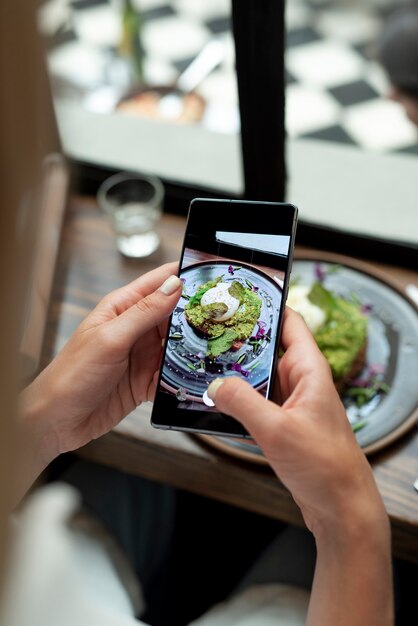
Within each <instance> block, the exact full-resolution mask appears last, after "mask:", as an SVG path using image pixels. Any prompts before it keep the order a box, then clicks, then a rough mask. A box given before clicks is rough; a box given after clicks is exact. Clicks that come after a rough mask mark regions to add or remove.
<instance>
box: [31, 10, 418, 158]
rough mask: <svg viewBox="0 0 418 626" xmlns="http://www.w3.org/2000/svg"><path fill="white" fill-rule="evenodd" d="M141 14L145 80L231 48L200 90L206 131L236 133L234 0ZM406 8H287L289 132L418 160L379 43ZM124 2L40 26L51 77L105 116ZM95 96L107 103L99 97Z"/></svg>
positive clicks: (50, 13)
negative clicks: (377, 53) (392, 96)
mask: <svg viewBox="0 0 418 626" xmlns="http://www.w3.org/2000/svg"><path fill="white" fill-rule="evenodd" d="M132 1H133V4H134V5H135V7H136V8H137V9H138V10H139V11H140V13H141V16H142V23H143V27H142V38H143V45H144V48H145V51H146V58H145V63H144V69H145V77H146V80H147V81H148V82H150V83H152V84H164V83H167V82H171V81H172V80H174V79H175V78H176V77H177V75H178V74H179V72H181V71H183V70H184V69H185V68H186V67H187V65H188V64H189V63H190V62H191V61H192V59H193V58H194V57H195V56H196V54H197V53H198V52H199V51H200V50H201V49H202V47H203V46H204V45H205V43H207V42H208V41H209V40H210V39H211V38H212V37H214V36H216V37H218V38H220V39H221V40H222V41H223V42H224V44H225V56H224V60H223V61H222V63H221V64H220V65H219V66H218V67H217V68H216V69H215V70H214V71H213V72H212V73H211V74H210V75H209V76H208V77H207V78H206V79H205V80H204V81H203V82H202V83H201V85H200V86H199V91H200V92H201V93H202V95H203V96H204V97H205V98H206V99H207V100H208V102H209V107H208V113H207V115H206V117H205V120H204V123H205V124H206V126H207V127H209V128H211V129H212V130H215V131H220V132H236V131H237V130H238V127H239V117H238V114H237V90H236V78H235V71H234V45H233V39H232V34H231V28H230V0H171V1H170V0H132ZM402 2H403V0H288V2H287V10H286V21H287V52H286V66H287V73H288V86H287V120H286V121H287V130H288V134H289V136H290V137H312V138H317V139H323V140H328V141H338V142H343V143H346V144H351V145H357V146H359V147H362V148H364V149H366V150H372V151H379V152H386V151H390V152H394V151H395V152H410V153H415V154H418V131H417V129H416V128H415V127H414V126H413V124H412V123H410V122H409V121H408V119H407V118H406V116H405V114H404V112H403V110H402V108H401V107H400V106H399V105H398V104H397V103H394V102H391V101H389V100H388V99H387V98H386V97H385V94H386V93H387V90H388V85H387V81H386V78H385V75H384V72H383V71H382V69H381V68H380V66H379V64H378V63H377V62H376V60H374V58H373V44H374V42H375V41H376V37H377V35H378V33H379V30H380V28H381V25H382V22H383V20H384V19H385V16H386V15H388V14H389V13H390V11H392V10H393V9H394V8H396V6H398V5H400V4H402ZM119 6H120V3H119V0H48V1H47V2H45V3H44V5H43V7H42V10H41V12H40V16H39V19H40V26H41V30H42V32H43V33H44V34H45V35H46V37H47V39H48V41H49V56H48V58H49V65H50V70H51V72H52V74H54V75H57V76H59V77H61V78H64V79H66V80H68V81H70V82H71V83H73V84H74V85H76V86H77V87H79V88H80V90H83V91H84V92H85V93H86V92H87V93H88V94H89V95H88V97H87V99H85V106H88V107H90V108H93V109H94V108H95V110H100V108H101V110H105V109H106V89H104V88H103V85H104V84H106V83H109V82H111V80H112V74H111V72H110V71H109V59H110V58H111V52H112V50H114V49H115V48H116V46H117V44H118V40H119V37H120V28H121V26H120V19H119V12H118V7H119ZM98 94H99V95H100V97H98Z"/></svg>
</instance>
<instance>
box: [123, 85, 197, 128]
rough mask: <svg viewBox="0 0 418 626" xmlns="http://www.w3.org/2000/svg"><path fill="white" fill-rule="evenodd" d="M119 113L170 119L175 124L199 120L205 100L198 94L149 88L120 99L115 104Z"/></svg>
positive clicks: (164, 119) (161, 119) (162, 119)
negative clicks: (171, 92)
mask: <svg viewBox="0 0 418 626" xmlns="http://www.w3.org/2000/svg"><path fill="white" fill-rule="evenodd" d="M116 110H117V111H118V112H119V113H123V114H125V115H130V116H133V117H145V118H148V119H153V120H160V121H170V122H174V123H176V124H183V123H196V122H199V121H200V120H201V119H202V117H203V113H204V110H205V101H204V99H203V98H202V96H200V95H199V94H197V93H195V92H193V91H192V92H189V93H185V94H181V93H177V92H173V94H170V90H169V89H168V88H167V89H159V88H155V89H153V88H149V89H144V90H142V91H140V92H139V93H137V94H133V95H131V96H129V97H126V98H124V99H122V100H121V101H120V102H119V103H118V104H117V106H116Z"/></svg>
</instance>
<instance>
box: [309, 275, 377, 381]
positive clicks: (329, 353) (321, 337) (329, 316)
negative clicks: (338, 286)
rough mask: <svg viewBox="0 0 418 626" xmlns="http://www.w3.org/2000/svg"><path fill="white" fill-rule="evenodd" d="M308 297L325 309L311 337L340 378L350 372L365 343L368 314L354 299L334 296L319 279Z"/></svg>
mask: <svg viewBox="0 0 418 626" xmlns="http://www.w3.org/2000/svg"><path fill="white" fill-rule="evenodd" d="M308 298H309V300H310V301H311V302H312V303H313V304H316V305H317V306H318V307H319V308H321V309H322V310H323V311H324V312H325V313H326V320H325V322H324V323H323V324H322V326H321V327H320V328H319V329H318V330H317V331H316V332H315V333H314V337H315V340H316V342H317V344H318V347H319V349H320V350H321V352H322V354H323V355H324V356H325V358H326V359H327V361H328V363H329V365H330V367H331V371H332V375H333V377H334V379H339V378H342V377H343V376H345V375H347V374H348V373H349V372H350V370H351V367H352V364H353V362H354V360H355V358H356V356H357V355H358V353H359V351H360V350H361V348H363V346H364V345H365V343H366V340H367V317H366V316H365V315H364V314H363V313H362V311H361V306H360V305H359V304H358V303H357V302H352V301H349V300H345V299H343V298H340V297H338V296H335V295H334V294H332V293H331V292H330V291H328V290H327V289H325V288H324V287H323V286H322V285H321V284H320V283H315V284H314V285H313V287H312V289H311V291H310V293H309V296H308Z"/></svg>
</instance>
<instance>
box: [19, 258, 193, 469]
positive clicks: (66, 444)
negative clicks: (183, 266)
mask: <svg viewBox="0 0 418 626" xmlns="http://www.w3.org/2000/svg"><path fill="white" fill-rule="evenodd" d="M176 269H177V264H175V263H170V264H167V265H164V266H162V267H160V268H158V269H156V270H153V271H151V272H149V273H147V274H144V275H143V276H141V277H140V278H138V279H137V280H135V281H133V282H132V283H130V284H129V285H126V286H125V287H122V288H121V289H118V290H116V291H114V292H112V293H110V294H109V295H107V296H106V297H105V298H104V299H103V300H102V301H101V302H100V303H99V304H98V305H97V307H96V308H95V309H94V310H93V311H92V312H91V313H90V314H89V315H88V316H87V317H86V319H85V320H84V321H83V322H82V323H81V324H80V326H79V327H78V328H77V330H76V331H75V332H74V334H73V335H72V336H71V338H70V339H69V341H68V343H67V344H66V345H65V347H64V348H63V350H62V351H61V352H60V353H59V354H58V356H57V357H56V358H55V359H54V360H53V361H52V362H51V363H50V365H49V366H48V367H47V368H46V369H45V370H44V371H43V372H42V373H41V374H40V375H39V376H38V377H37V378H36V379H35V380H34V381H33V383H32V384H31V385H30V386H29V387H28V388H27V389H25V390H24V391H23V392H22V394H21V423H22V430H23V431H24V432H25V436H26V437H27V436H28V434H31V437H30V438H31V440H32V442H36V444H37V447H38V449H39V450H40V455H41V456H42V460H43V465H44V466H46V465H47V464H48V463H49V462H50V461H51V460H52V459H54V458H55V457H56V456H58V455H59V454H60V453H62V452H67V451H70V450H75V449H77V448H79V447H81V446H83V445H85V444H87V443H88V442H89V441H91V440H92V439H97V438H98V437H100V436H101V435H103V434H105V433H106V432H108V431H109V430H110V429H111V428H113V427H114V426H115V425H116V424H118V423H119V422H120V420H121V419H122V418H124V417H125V416H126V415H128V413H130V412H131V411H132V410H133V409H134V408H135V407H136V406H138V405H139V404H141V402H143V401H145V400H152V399H153V397H154V394H155V386H156V380H157V374H158V369H159V365H160V360H161V352H162V339H163V337H164V334H165V329H166V325H167V318H168V316H169V315H170V313H171V312H172V310H173V309H174V307H175V305H176V303H177V301H178V299H179V297H180V294H181V287H182V283H181V281H180V279H179V278H178V277H177V276H175V275H174V272H175V271H176Z"/></svg>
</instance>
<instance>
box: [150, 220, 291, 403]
mask: <svg viewBox="0 0 418 626" xmlns="http://www.w3.org/2000/svg"><path fill="white" fill-rule="evenodd" d="M190 243H193V244H195V245H194V247H189V246H188V244H190ZM200 243H202V245H196V244H199V239H198V238H194V239H193V237H189V239H187V238H186V245H185V248H184V252H183V258H182V263H181V268H180V278H181V280H182V282H183V293H182V297H181V298H180V301H179V303H178V305H177V307H176V309H175V311H174V313H173V315H172V319H171V324H170V329H169V334H168V340H167V346H166V352H165V359H164V364H163V369H162V375H161V379H160V389H159V391H160V393H162V394H164V395H166V394H168V395H169V396H171V398H172V401H173V400H174V402H175V404H176V405H177V408H179V409H190V410H193V411H199V410H200V411H203V410H204V411H214V412H216V408H215V407H214V405H213V402H212V401H211V399H210V398H209V397H208V396H207V388H208V385H209V384H210V383H211V382H212V380H214V379H215V378H217V377H228V376H239V377H242V378H243V379H245V380H246V381H248V382H249V383H250V384H251V385H253V387H255V388H256V389H257V390H258V391H259V392H260V393H262V394H263V395H267V392H268V389H269V385H270V376H271V370H272V364H273V362H274V356H275V350H276V349H277V345H276V343H277V342H276V339H277V332H278V327H279V315H280V308H281V302H282V295H283V294H282V291H283V284H284V282H285V272H286V270H287V266H288V251H289V245H290V237H289V236H288V235H273V234H263V233H248V232H246V233H237V232H226V231H214V241H212V242H208V241H207V240H206V241H201V242H200Z"/></svg>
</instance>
